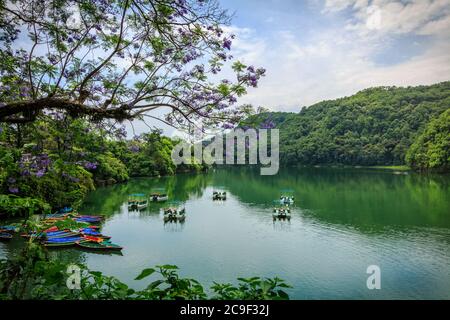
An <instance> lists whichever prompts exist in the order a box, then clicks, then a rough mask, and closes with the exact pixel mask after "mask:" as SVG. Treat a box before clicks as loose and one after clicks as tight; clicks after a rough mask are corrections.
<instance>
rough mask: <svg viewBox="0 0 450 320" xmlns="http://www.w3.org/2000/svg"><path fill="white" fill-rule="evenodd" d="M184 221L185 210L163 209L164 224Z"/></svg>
mask: <svg viewBox="0 0 450 320" xmlns="http://www.w3.org/2000/svg"><path fill="white" fill-rule="evenodd" d="M184 220H186V209H185V208H182V209H178V208H174V207H172V208H167V209H164V222H169V221H172V222H177V221H179V222H183V221H184Z"/></svg>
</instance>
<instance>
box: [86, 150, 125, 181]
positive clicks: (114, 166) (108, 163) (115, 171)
mask: <svg viewBox="0 0 450 320" xmlns="http://www.w3.org/2000/svg"><path fill="white" fill-rule="evenodd" d="M96 160H97V163H98V164H97V169H96V170H95V173H94V176H95V178H99V179H104V180H107V179H114V180H116V181H118V182H123V181H125V180H128V178H129V177H128V170H127V167H126V166H125V165H124V164H123V163H122V161H120V160H119V159H117V158H115V157H114V156H113V154H112V153H111V152H107V153H105V154H99V155H97V156H96Z"/></svg>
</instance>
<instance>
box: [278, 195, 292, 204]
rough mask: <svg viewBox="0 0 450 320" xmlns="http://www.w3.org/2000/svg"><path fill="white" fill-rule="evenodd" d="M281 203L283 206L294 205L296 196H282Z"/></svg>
mask: <svg viewBox="0 0 450 320" xmlns="http://www.w3.org/2000/svg"><path fill="white" fill-rule="evenodd" d="M280 203H281V204H293V203H294V196H281V197H280Z"/></svg>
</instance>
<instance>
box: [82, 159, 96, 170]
mask: <svg viewBox="0 0 450 320" xmlns="http://www.w3.org/2000/svg"><path fill="white" fill-rule="evenodd" d="M84 168H85V169H87V170H95V169H97V164H96V163H94V162H89V161H86V162H85V163H84Z"/></svg>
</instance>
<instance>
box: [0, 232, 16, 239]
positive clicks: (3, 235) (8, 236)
mask: <svg viewBox="0 0 450 320" xmlns="http://www.w3.org/2000/svg"><path fill="white" fill-rule="evenodd" d="M12 237H13V235H12V234H11V233H8V232H3V231H1V232H0V241H1V240H11V239H12Z"/></svg>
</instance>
